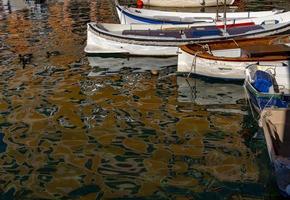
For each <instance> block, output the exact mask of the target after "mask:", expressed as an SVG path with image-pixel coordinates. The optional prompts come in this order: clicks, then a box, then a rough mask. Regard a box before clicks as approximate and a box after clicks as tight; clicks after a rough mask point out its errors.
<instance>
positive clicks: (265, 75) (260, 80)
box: [244, 51, 290, 113]
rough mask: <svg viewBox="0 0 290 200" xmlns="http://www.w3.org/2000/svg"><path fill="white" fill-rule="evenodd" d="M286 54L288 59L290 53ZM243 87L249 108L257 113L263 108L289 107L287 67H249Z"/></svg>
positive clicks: (289, 72)
mask: <svg viewBox="0 0 290 200" xmlns="http://www.w3.org/2000/svg"><path fill="white" fill-rule="evenodd" d="M288 53H289V54H288V55H289V57H290V51H289V52H288ZM244 85H245V88H246V93H247V97H248V99H249V101H250V103H251V106H253V108H254V109H255V110H256V111H257V112H258V113H260V112H262V110H263V109H265V108H273V107H275V108H289V107H290V67H289V66H288V65H285V66H283V65H257V64H255V65H250V66H249V67H247V69H246V79H245V84H244Z"/></svg>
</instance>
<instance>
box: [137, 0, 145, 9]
mask: <svg viewBox="0 0 290 200" xmlns="http://www.w3.org/2000/svg"><path fill="white" fill-rule="evenodd" d="M143 6H144V3H143V1H142V0H137V8H143Z"/></svg>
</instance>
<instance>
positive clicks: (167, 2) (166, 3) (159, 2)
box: [142, 0, 235, 7]
mask: <svg viewBox="0 0 290 200" xmlns="http://www.w3.org/2000/svg"><path fill="white" fill-rule="evenodd" d="M234 1H235V0H178V1H177V0H142V2H143V4H144V5H148V6H159V7H201V6H216V5H217V2H218V5H224V2H226V5H232V4H233V3H234Z"/></svg>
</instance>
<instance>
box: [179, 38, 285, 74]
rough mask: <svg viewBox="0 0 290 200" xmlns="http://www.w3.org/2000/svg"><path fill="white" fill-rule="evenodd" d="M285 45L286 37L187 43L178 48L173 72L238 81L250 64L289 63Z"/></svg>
mask: <svg viewBox="0 0 290 200" xmlns="http://www.w3.org/2000/svg"><path fill="white" fill-rule="evenodd" d="M289 44H290V36H289V35H285V36H278V37H275V36H271V37H263V38H256V39H236V40H226V41H217V42H207V43H200V44H188V45H184V46H181V47H180V50H179V52H180V53H179V55H178V66H177V72H182V73H193V74H198V75H202V76H207V77H214V78H221V79H241V80H242V79H245V69H246V67H247V66H249V65H251V64H255V63H257V62H259V63H261V64H262V63H265V64H277V63H283V62H285V63H287V62H289V59H290V54H289V53H290V47H289V46H288V45H289Z"/></svg>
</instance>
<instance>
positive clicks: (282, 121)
mask: <svg viewBox="0 0 290 200" xmlns="http://www.w3.org/2000/svg"><path fill="white" fill-rule="evenodd" d="M263 120H264V124H265V126H266V127H264V132H265V134H268V135H270V137H271V142H272V145H273V148H274V151H275V154H276V155H278V156H282V157H290V131H289V130H290V110H289V109H269V110H265V111H264V114H263ZM267 142H270V141H267Z"/></svg>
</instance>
